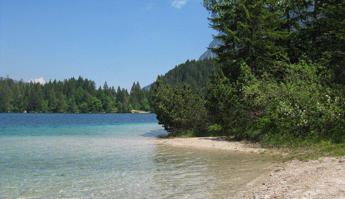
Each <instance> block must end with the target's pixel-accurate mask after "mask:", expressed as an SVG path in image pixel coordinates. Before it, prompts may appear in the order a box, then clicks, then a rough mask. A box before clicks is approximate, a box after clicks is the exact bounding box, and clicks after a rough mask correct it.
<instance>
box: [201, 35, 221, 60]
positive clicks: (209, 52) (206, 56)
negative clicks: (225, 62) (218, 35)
mask: <svg viewBox="0 0 345 199" xmlns="http://www.w3.org/2000/svg"><path fill="white" fill-rule="evenodd" d="M220 45H221V41H219V40H218V39H213V41H212V42H211V43H210V45H209V46H208V48H207V51H206V52H204V53H203V54H202V55H201V56H200V57H199V60H205V59H213V58H216V57H217V55H216V54H215V53H214V52H212V50H211V49H212V48H217V47H218V46H220Z"/></svg>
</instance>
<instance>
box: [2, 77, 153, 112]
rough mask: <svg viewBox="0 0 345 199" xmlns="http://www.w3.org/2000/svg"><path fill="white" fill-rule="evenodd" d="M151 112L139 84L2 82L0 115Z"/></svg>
mask: <svg viewBox="0 0 345 199" xmlns="http://www.w3.org/2000/svg"><path fill="white" fill-rule="evenodd" d="M132 109H138V110H146V111H148V110H149V109H150V107H149V103H148V98H147V92H144V91H143V90H142V89H141V88H140V85H139V83H138V82H136V83H134V84H133V86H132V89H131V91H130V93H129V92H128V91H127V90H126V89H121V88H120V87H118V88H117V89H115V88H114V87H109V86H108V85H107V83H105V84H104V85H103V86H102V87H99V88H96V84H95V82H94V81H91V80H88V79H83V78H81V77H79V78H78V79H75V78H70V79H67V80H64V81H55V80H54V81H49V82H48V83H46V84H39V83H32V82H30V83H26V82H23V81H14V80H12V79H9V78H0V112H42V113H46V112H49V113H91V112H92V113H102V112H106V113H111V112H121V113H126V112H130V111H131V110H132Z"/></svg>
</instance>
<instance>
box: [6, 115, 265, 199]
mask: <svg viewBox="0 0 345 199" xmlns="http://www.w3.org/2000/svg"><path fill="white" fill-rule="evenodd" d="M163 133H165V131H164V130H163V129H162V128H161V127H160V126H159V125H158V124H157V121H156V119H155V116H154V115H131V114H109V115H102V114H99V115H98V114H87V115H73V114H0V198H228V197H230V196H232V195H233V194H234V193H235V192H236V191H238V190H239V189H240V188H241V186H242V185H244V184H245V183H247V182H249V181H250V180H251V179H253V178H254V177H256V176H258V175H260V174H261V173H262V172H265V169H264V168H265V167H267V166H268V165H270V164H271V162H270V160H269V159H268V158H266V157H261V156H259V155H253V154H236V153H229V152H219V151H209V150H195V149H184V148H174V147H169V146H165V145H156V144H155V142H154V139H155V137H154V136H156V135H159V134H163Z"/></svg>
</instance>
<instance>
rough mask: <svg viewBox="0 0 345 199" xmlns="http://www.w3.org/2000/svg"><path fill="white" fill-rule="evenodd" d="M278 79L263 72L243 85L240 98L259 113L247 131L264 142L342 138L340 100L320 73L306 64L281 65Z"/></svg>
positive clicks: (338, 140)
mask: <svg viewBox="0 0 345 199" xmlns="http://www.w3.org/2000/svg"><path fill="white" fill-rule="evenodd" d="M284 66H285V67H284V68H285V70H284V71H283V72H284V76H283V79H282V80H274V79H272V78H270V76H269V75H264V77H263V78H262V79H261V80H255V81H252V82H251V84H249V85H247V86H244V87H243V92H244V98H245V100H246V101H247V102H248V104H251V105H250V107H251V108H252V111H253V110H256V111H257V112H260V114H259V116H258V117H257V119H256V120H255V121H253V124H252V126H251V130H250V131H248V135H251V136H253V135H252V132H255V133H254V137H259V139H260V140H264V141H265V142H267V143H270V142H272V143H273V144H274V143H281V144H284V143H286V144H288V143H289V142H291V141H292V140H295V141H296V140H303V139H308V140H313V141H318V140H321V139H330V140H332V141H334V142H342V141H345V139H344V137H345V128H344V121H345V119H344V117H345V114H344V100H342V98H341V97H340V96H338V95H337V94H336V92H334V89H332V88H330V87H328V86H326V85H323V84H322V83H323V82H325V81H324V79H323V75H320V74H324V73H320V70H319V67H317V66H315V65H308V64H306V63H301V64H292V65H288V64H286V65H284Z"/></svg>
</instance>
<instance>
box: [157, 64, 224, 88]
mask: <svg viewBox="0 0 345 199" xmlns="http://www.w3.org/2000/svg"><path fill="white" fill-rule="evenodd" d="M217 69H219V64H218V63H217V62H216V61H215V60H201V61H196V60H192V61H190V60H188V61H186V62H185V63H183V64H179V65H177V66H176V67H175V68H173V69H171V70H170V71H168V72H167V73H166V74H165V75H163V76H160V77H158V79H160V80H161V81H164V82H165V83H167V84H168V85H171V86H173V87H178V86H181V85H189V86H190V87H191V88H192V89H193V90H194V91H205V88H206V86H207V83H208V81H209V77H210V75H211V74H213V72H214V71H215V70H217Z"/></svg>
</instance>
